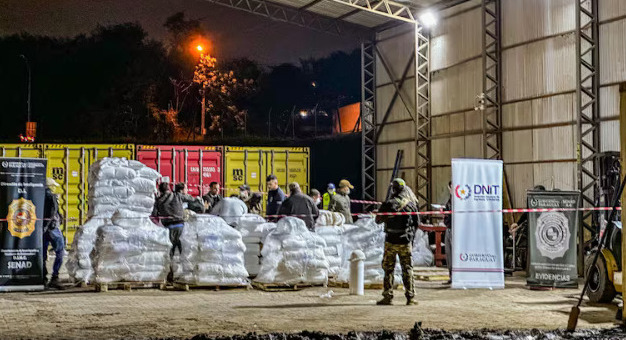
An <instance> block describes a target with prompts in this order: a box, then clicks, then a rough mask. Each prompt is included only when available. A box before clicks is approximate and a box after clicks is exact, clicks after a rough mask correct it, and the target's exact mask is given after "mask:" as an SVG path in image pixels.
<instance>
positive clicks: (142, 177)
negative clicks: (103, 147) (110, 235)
mask: <svg viewBox="0 0 626 340" xmlns="http://www.w3.org/2000/svg"><path fill="white" fill-rule="evenodd" d="M160 177H161V175H160V174H159V173H158V172H156V171H154V170H153V169H150V168H148V167H147V166H145V165H144V164H142V163H140V162H137V161H133V160H127V159H125V158H103V159H101V160H99V161H97V162H95V163H94V164H93V165H92V166H91V168H90V171H89V195H88V199H89V201H88V205H89V211H88V212H87V215H88V217H89V220H87V222H85V224H84V225H83V226H81V227H80V228H79V229H78V230H77V231H76V234H75V235H74V241H73V242H72V246H71V249H70V253H69V256H68V261H67V263H66V267H67V269H68V273H69V275H70V277H71V278H72V279H73V280H74V281H76V282H80V281H85V282H90V281H91V280H93V272H94V270H93V268H94V266H93V261H92V260H93V258H94V256H95V253H94V252H93V250H94V248H95V244H96V239H97V231H98V229H99V228H100V227H102V226H105V225H111V224H112V223H111V219H110V218H111V216H112V215H113V213H114V212H115V211H116V210H117V209H118V208H120V207H123V208H125V209H128V210H131V211H135V212H143V213H144V215H145V214H149V213H150V212H152V208H153V206H154V192H155V190H156V180H157V179H159V178H160Z"/></svg>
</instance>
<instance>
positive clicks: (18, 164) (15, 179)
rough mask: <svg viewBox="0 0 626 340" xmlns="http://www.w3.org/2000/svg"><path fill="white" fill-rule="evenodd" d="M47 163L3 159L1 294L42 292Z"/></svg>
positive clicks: (0, 179)
mask: <svg viewBox="0 0 626 340" xmlns="http://www.w3.org/2000/svg"><path fill="white" fill-rule="evenodd" d="M46 162H47V161H46V160H45V159H36V158H0V291H17V290H40V289H43V253H42V251H43V250H42V246H43V236H42V233H43V214H44V202H45V189H46Z"/></svg>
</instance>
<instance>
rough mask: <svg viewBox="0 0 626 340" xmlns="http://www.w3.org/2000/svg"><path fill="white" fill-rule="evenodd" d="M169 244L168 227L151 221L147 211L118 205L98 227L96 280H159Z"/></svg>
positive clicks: (167, 259) (166, 262)
mask: <svg viewBox="0 0 626 340" xmlns="http://www.w3.org/2000/svg"><path fill="white" fill-rule="evenodd" d="M171 247H172V244H171V243H170V239H169V232H168V230H167V229H166V228H163V227H161V226H157V225H156V224H154V223H152V221H151V220H150V214H148V213H143V212H134V211H131V210H127V209H121V208H120V209H118V210H117V211H116V212H115V213H114V214H113V216H112V218H111V224H107V225H104V226H102V227H100V228H99V229H98V238H97V241H96V248H95V250H96V256H95V260H96V261H95V274H96V282H97V283H109V282H121V281H127V282H163V281H165V279H166V277H167V274H168V273H169V271H170V249H171Z"/></svg>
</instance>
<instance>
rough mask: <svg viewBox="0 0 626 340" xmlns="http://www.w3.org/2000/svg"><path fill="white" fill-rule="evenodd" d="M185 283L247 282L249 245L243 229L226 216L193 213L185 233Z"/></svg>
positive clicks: (228, 283) (182, 243)
mask: <svg viewBox="0 0 626 340" xmlns="http://www.w3.org/2000/svg"><path fill="white" fill-rule="evenodd" d="M181 245H182V252H181V255H180V259H181V267H182V276H181V277H180V278H179V279H178V281H179V282H181V283H186V284H193V285H210V286H220V285H247V284H248V283H249V282H248V272H247V271H246V268H245V266H244V253H245V250H246V246H245V245H244V243H243V240H242V237H241V233H240V232H239V231H237V230H235V229H233V228H232V227H231V226H229V225H228V224H227V223H226V222H225V221H224V219H222V218H221V217H217V216H213V215H195V214H194V215H192V216H191V217H190V219H189V221H188V222H187V223H185V229H184V230H183V233H182V235H181Z"/></svg>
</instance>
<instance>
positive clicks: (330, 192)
mask: <svg viewBox="0 0 626 340" xmlns="http://www.w3.org/2000/svg"><path fill="white" fill-rule="evenodd" d="M335 194H336V193H335V185H334V184H333V183H328V188H326V192H325V193H324V196H322V210H328V205H329V204H330V197H331V196H333V195H335Z"/></svg>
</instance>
